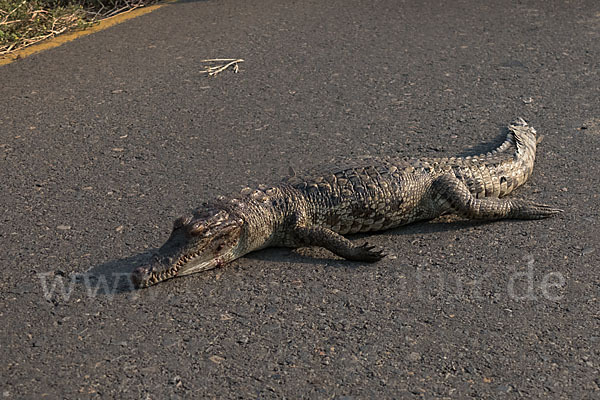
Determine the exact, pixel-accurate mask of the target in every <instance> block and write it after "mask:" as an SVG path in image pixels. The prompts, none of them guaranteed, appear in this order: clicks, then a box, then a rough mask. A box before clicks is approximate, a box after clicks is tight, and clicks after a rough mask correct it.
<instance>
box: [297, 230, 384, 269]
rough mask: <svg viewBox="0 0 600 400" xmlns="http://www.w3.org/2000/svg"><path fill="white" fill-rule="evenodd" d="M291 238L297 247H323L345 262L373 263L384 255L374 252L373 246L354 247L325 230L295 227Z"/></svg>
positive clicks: (339, 236)
mask: <svg viewBox="0 0 600 400" xmlns="http://www.w3.org/2000/svg"><path fill="white" fill-rule="evenodd" d="M293 237H294V239H295V242H297V245H298V246H320V247H324V248H326V249H327V250H329V251H331V252H332V253H334V254H337V255H338V256H340V257H343V258H345V259H346V260H351V261H364V262H375V261H379V260H381V259H382V258H383V257H385V254H384V253H383V252H382V251H380V250H376V249H375V246H371V245H369V244H368V243H365V244H363V245H360V246H359V245H356V244H354V243H352V242H351V241H350V240H348V239H346V238H345V237H343V236H342V235H340V234H338V233H335V232H334V231H332V230H331V229H327V228H322V227H304V226H299V225H296V226H295V227H294V229H293Z"/></svg>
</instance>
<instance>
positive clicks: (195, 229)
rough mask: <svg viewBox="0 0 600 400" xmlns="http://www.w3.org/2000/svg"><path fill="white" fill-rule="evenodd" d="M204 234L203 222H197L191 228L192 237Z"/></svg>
mask: <svg viewBox="0 0 600 400" xmlns="http://www.w3.org/2000/svg"><path fill="white" fill-rule="evenodd" d="M202 232H204V224H203V223H202V222H196V223H195V224H194V225H192V227H191V228H190V235H196V236H197V235H200V234H202Z"/></svg>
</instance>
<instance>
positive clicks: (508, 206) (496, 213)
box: [431, 174, 562, 220]
mask: <svg viewBox="0 0 600 400" xmlns="http://www.w3.org/2000/svg"><path fill="white" fill-rule="evenodd" d="M431 190H432V194H433V196H434V197H438V198H440V199H442V200H443V201H445V202H446V203H447V204H448V205H449V206H450V209H451V210H453V211H454V212H456V213H457V214H459V215H462V216H464V217H467V218H472V219H483V220H495V219H503V218H511V219H542V218H547V217H551V216H553V215H556V214H558V213H560V212H562V210H559V209H557V208H554V207H552V206H548V205H545V204H538V203H533V202H530V201H527V200H519V199H498V198H492V197H486V198H481V199H478V198H476V197H475V196H473V195H472V194H471V192H470V191H469V188H468V187H467V186H466V185H465V184H464V183H463V182H462V181H461V180H459V179H458V178H456V176H454V175H453V174H446V175H442V176H440V177H438V178H436V179H435V180H434V181H433V182H432V185H431Z"/></svg>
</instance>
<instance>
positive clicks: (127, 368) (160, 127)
mask: <svg viewBox="0 0 600 400" xmlns="http://www.w3.org/2000/svg"><path fill="white" fill-rule="evenodd" d="M451 3H452V5H445V3H443V2H436V1H425V2H409V1H406V2H401V1H392V0H389V1H377V2H372V1H362V2H361V1H341V0H335V1H334V0H331V1H326V2H323V1H295V2H279V1H232V0H226V1H188V2H182V3H177V4H174V5H170V6H168V7H164V8H162V9H160V10H158V11H156V12H154V13H151V14H148V15H145V16H143V17H140V18H136V19H134V20H131V21H128V22H127V23H124V24H122V25H119V26H116V27H113V28H110V29H108V30H105V31H102V32H100V33H97V34H94V35H91V36H87V37H84V38H81V39H78V40H76V41H74V42H71V43H68V44H66V45H64V46H61V47H59V48H56V49H53V50H50V51H46V52H43V53H39V54H37V55H34V56H31V57H28V58H26V59H23V60H20V61H18V62H16V63H13V64H10V65H7V66H4V67H0V110H1V113H0V169H1V171H2V194H1V196H2V197H1V203H0V206H1V207H2V225H1V227H0V246H1V248H2V253H1V255H0V257H1V259H0V260H1V266H2V268H1V269H0V356H1V363H0V391H1V394H2V396H3V398H15V399H17V398H41V397H42V396H45V397H46V398H63V397H64V398H88V397H103V398H111V397H120V398H155V399H164V398H179V397H181V398H192V397H196V398H282V397H288V398H298V397H305V398H339V399H342V398H345V399H351V398H373V397H374V396H376V397H379V398H381V397H389V398H391V397H394V398H419V397H424V398H438V397H440V398H444V397H447V398H469V397H472V398H494V399H495V398H519V397H523V398H571V399H575V398H589V399H591V398H599V397H600V378H599V376H600V333H599V332H600V311H599V303H598V297H599V296H600V269H599V268H600V265H599V260H600V248H599V246H598V244H597V238H598V235H599V233H600V227H599V225H598V211H599V208H598V205H599V199H598V187H600V178H599V177H598V169H597V168H598V165H600V156H599V154H600V143H599V137H600V102H599V101H598V96H599V94H600V75H599V71H600V65H599V64H600V6H599V5H598V2H597V1H573V2H563V1H518V2H517V1H515V2H509V1H497V2H476V1H456V2H451ZM482 3H485V5H482ZM447 4H450V3H447ZM215 57H240V58H243V59H245V60H246V62H245V63H243V64H241V65H240V67H241V71H240V73H238V74H234V73H231V72H226V73H223V74H221V75H219V76H217V77H215V78H209V77H207V76H205V75H203V74H201V73H200V71H201V69H202V62H201V60H203V59H206V58H215ZM517 116H522V117H524V118H526V119H527V120H529V121H530V123H531V124H532V125H533V126H534V127H535V128H536V129H537V130H538V132H540V133H541V134H543V135H544V140H543V142H542V144H541V145H540V147H539V151H538V158H537V160H536V168H535V171H534V174H533V176H532V178H531V179H530V181H529V182H528V183H527V184H526V185H525V187H523V188H522V189H520V190H519V191H518V193H516V196H518V197H524V198H528V199H535V200H537V201H540V202H544V203H549V204H552V205H556V206H558V207H560V208H563V209H565V213H563V214H562V215H561V216H559V217H557V218H553V219H549V220H544V221H508V222H497V223H489V224H477V223H471V222H469V221H454V222H452V221H433V222H430V223H422V224H416V225H412V226H409V227H407V228H404V229H397V230H392V231H388V232H384V233H381V234H378V235H373V236H369V237H368V238H369V241H370V242H371V243H373V244H376V245H379V246H383V247H385V248H387V249H389V250H390V252H391V253H392V254H393V255H394V256H395V258H394V257H392V258H389V259H385V260H384V261H382V262H379V263H377V264H374V265H361V264H359V263H352V262H346V261H342V260H339V259H337V258H336V257H334V256H332V255H331V254H330V253H328V252H326V251H324V250H320V249H302V250H298V251H291V250H286V249H271V250H265V251H261V252H258V253H255V254H252V255H250V256H248V257H245V258H243V259H240V260H238V261H236V262H234V263H233V264H231V265H229V266H226V267H224V268H221V269H218V270H213V271H210V272H206V273H203V274H197V275H193V276H189V277H186V278H181V279H176V280H172V281H170V282H168V283H163V284H160V285H157V286H155V287H152V288H150V289H147V290H141V291H134V290H131V289H130V287H129V285H128V284H127V280H126V275H127V273H129V272H130V271H132V270H133V269H134V268H135V267H136V266H139V265H141V264H142V263H144V261H146V260H147V259H148V257H149V256H150V254H151V252H152V251H153V250H154V249H155V248H156V247H157V246H159V245H160V244H161V243H162V242H163V241H164V240H165V239H166V237H167V236H168V233H169V230H170V227H171V221H172V219H173V218H175V217H177V216H178V215H180V214H182V213H184V212H187V211H189V210H190V209H191V208H193V207H195V206H198V205H200V203H201V202H202V201H203V200H205V199H209V198H211V197H213V196H216V195H218V194H222V193H230V192H234V191H237V190H239V189H240V188H241V187H242V186H246V185H250V186H253V185H257V184H260V183H274V182H278V181H279V179H280V178H281V177H282V176H284V175H286V173H287V171H288V168H289V167H290V166H292V167H294V168H295V169H297V170H304V169H306V168H308V167H312V166H314V165H319V164H327V163H328V162H329V160H331V159H332V158H333V157H353V156H357V155H367V154H371V155H378V154H380V155H401V156H416V155H429V156H432V155H434V156H440V155H454V154H463V155H464V154H471V153H474V152H477V151H479V150H482V149H489V148H491V147H492V146H493V145H494V144H495V143H498V141H499V140H501V137H500V135H501V133H502V127H503V126H505V125H506V124H507V123H508V122H510V120H511V119H513V118H514V117H517ZM354 239H355V240H364V237H356V238H354Z"/></svg>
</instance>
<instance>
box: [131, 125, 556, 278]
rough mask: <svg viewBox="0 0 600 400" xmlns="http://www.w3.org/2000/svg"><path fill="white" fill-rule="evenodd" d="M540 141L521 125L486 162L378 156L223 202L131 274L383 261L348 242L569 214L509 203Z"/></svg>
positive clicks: (184, 220) (181, 228) (180, 226)
mask: <svg viewBox="0 0 600 400" xmlns="http://www.w3.org/2000/svg"><path fill="white" fill-rule="evenodd" d="M538 143H539V139H538V138H537V136H536V131H535V129H534V128H533V127H531V126H529V124H528V123H527V122H526V121H525V120H524V119H522V118H518V119H516V120H514V121H513V122H511V123H510V125H509V126H508V133H507V136H506V139H505V141H504V142H503V143H502V144H501V145H500V146H499V147H497V148H496V149H494V150H492V151H490V152H488V153H485V154H480V155H475V156H468V157H448V158H416V159H385V158H376V159H373V160H371V161H370V162H368V163H367V164H366V165H364V166H354V167H349V168H338V169H333V170H329V171H328V172H326V173H321V174H318V175H313V176H312V177H307V178H299V177H292V178H288V179H287V180H284V181H283V182H282V183H280V184H278V185H275V186H272V187H265V186H260V187H259V188H257V189H254V190H252V189H250V188H246V189H244V190H242V192H241V193H240V194H238V195H235V196H228V197H226V196H219V197H218V198H216V199H215V200H213V201H211V202H207V203H203V204H202V206H201V207H200V208H198V209H196V210H195V211H193V213H192V214H191V215H186V216H182V217H180V218H178V219H176V220H175V222H174V224H173V229H172V232H171V235H170V237H169V238H168V240H167V241H166V243H165V244H164V245H163V246H162V247H160V248H159V250H158V252H157V254H155V255H154V257H153V260H152V262H151V263H150V264H149V265H147V266H144V267H139V268H137V269H135V270H134V271H133V273H132V274H131V280H132V282H133V284H134V286H135V287H137V288H144V287H148V286H151V285H154V284H156V283H158V282H162V281H165V280H167V279H170V278H174V277H179V276H184V275H189V274H192V273H196V272H200V271H206V270H209V269H212V268H215V267H220V266H222V265H224V264H227V263H229V262H231V261H232V260H235V259H237V258H239V257H242V256H244V255H245V254H247V253H249V252H252V251H255V250H259V249H263V248H265V247H270V246H278V247H292V248H296V247H303V246H321V247H324V248H325V249H327V250H329V251H331V252H332V253H334V254H336V255H338V256H340V257H342V258H344V259H346V260H354V261H362V262H367V263H370V262H375V261H378V260H381V259H382V258H383V257H384V256H385V255H386V254H385V253H384V251H383V250H381V249H380V248H377V247H375V246H372V245H370V244H368V243H364V244H356V243H355V242H352V241H350V240H348V239H347V238H346V237H344V235H346V234H352V233H357V232H373V231H382V230H386V229H391V228H396V227H399V226H402V225H406V224H409V223H411V222H415V221H423V220H429V219H433V218H436V217H439V216H441V215H444V214H457V215H459V216H462V217H466V218H469V219H479V220H498V219H505V218H506V219H508V218H511V219H541V218H546V217H550V216H552V215H555V214H557V213H560V212H561V211H562V210H560V209H558V208H554V207H552V206H549V205H545V204H538V203H535V202H530V201H527V200H521V199H513V198H503V197H504V196H505V195H507V194H509V193H511V192H512V191H513V190H514V189H516V188H517V187H519V186H521V185H523V183H525V181H526V180H527V179H528V178H529V176H530V175H531V173H532V170H533V164H534V161H535V153H536V146H537V144H538Z"/></svg>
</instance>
